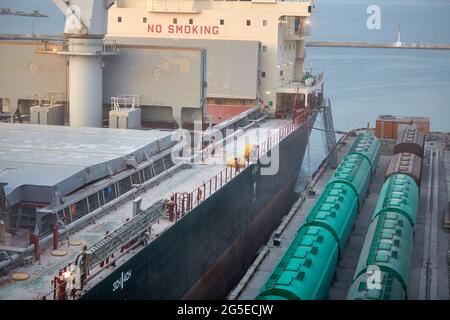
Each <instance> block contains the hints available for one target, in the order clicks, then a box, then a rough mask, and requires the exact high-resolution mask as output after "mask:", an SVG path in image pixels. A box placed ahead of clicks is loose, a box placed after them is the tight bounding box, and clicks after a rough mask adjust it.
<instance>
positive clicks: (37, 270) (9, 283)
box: [0, 119, 290, 299]
mask: <svg viewBox="0 0 450 320" xmlns="http://www.w3.org/2000/svg"><path fill="white" fill-rule="evenodd" d="M289 123H290V120H287V119H285V120H279V119H276V120H275V119H270V120H263V121H262V122H260V123H257V122H255V123H254V125H253V126H251V127H250V128H248V129H247V130H246V131H245V132H243V133H242V135H239V134H238V135H236V139H235V138H233V137H231V138H227V139H225V140H226V147H225V148H224V150H226V152H219V151H218V152H216V153H215V155H214V156H210V157H208V158H207V159H205V161H203V162H201V163H194V164H185V165H183V166H181V167H180V168H179V169H178V170H177V171H174V172H172V173H171V174H170V175H169V176H167V177H165V178H164V179H161V180H160V181H159V182H158V184H157V185H155V186H153V187H149V188H147V189H146V190H144V191H143V192H142V193H141V194H139V197H140V198H142V205H141V207H142V208H143V209H145V208H147V207H149V206H150V205H151V204H153V203H155V202H156V201H158V200H160V199H169V198H170V197H171V195H172V194H173V193H176V192H191V191H193V190H194V189H195V188H197V187H199V186H201V185H202V184H204V183H205V182H207V181H208V180H209V179H211V178H212V177H214V176H216V175H217V174H219V173H220V172H221V171H222V170H224V169H225V168H226V161H224V160H227V159H229V158H230V157H234V156H237V157H242V156H243V155H244V148H245V145H246V144H247V143H251V144H258V143H261V142H263V141H265V140H266V139H267V138H268V137H269V136H270V135H272V134H273V133H274V131H272V130H277V131H278V129H279V128H283V127H285V126H286V125H288V124H289ZM132 215H133V202H132V201H131V200H129V201H125V202H123V203H122V204H118V205H117V206H114V207H113V208H112V210H109V211H108V212H105V213H103V214H102V215H100V216H98V217H96V218H95V219H91V220H89V222H88V223H87V224H86V225H83V226H82V227H80V228H78V230H76V231H73V232H71V233H70V235H69V236H65V237H64V239H61V243H62V244H61V246H60V247H59V250H63V251H65V252H67V254H66V255H65V256H62V257H56V256H53V255H52V251H53V248H41V256H40V261H39V262H31V259H30V260H27V261H28V262H25V261H24V262H23V263H22V264H21V265H19V266H16V267H14V268H13V269H11V270H9V271H8V273H7V274H6V275H3V276H2V277H1V278H0V299H40V298H42V297H43V296H46V298H47V299H52V298H53V295H52V294H50V293H51V292H52V289H53V287H52V284H51V281H52V280H53V277H54V276H56V275H57V273H58V270H60V269H61V268H63V267H65V266H67V265H68V264H70V263H73V262H74V259H75V256H76V255H77V254H78V253H79V252H80V251H81V248H82V246H84V245H87V246H88V248H89V247H90V246H92V245H93V244H95V243H96V242H98V241H99V240H101V239H103V238H104V236H105V235H106V233H107V232H108V231H109V232H112V231H114V230H115V229H117V228H119V227H120V226H122V225H123V224H124V223H125V222H126V220H127V219H130V218H132ZM172 224H173V222H169V219H168V218H166V217H163V218H162V219H160V220H159V221H158V223H156V224H154V225H153V226H152V230H151V235H152V237H151V238H150V240H149V241H150V242H151V241H152V240H153V239H155V237H157V236H158V235H159V234H161V233H162V232H163V231H164V230H166V229H167V228H170V227H171V225H172ZM69 239H70V240H81V243H82V245H81V246H71V245H69ZM142 248H143V247H142V246H139V247H136V248H135V249H131V250H130V251H128V252H127V253H126V254H125V255H123V256H121V257H118V258H117V260H116V262H115V266H109V267H104V268H100V267H96V268H95V269H94V270H91V275H92V274H96V276H95V277H92V279H91V280H90V281H89V282H88V283H87V286H86V288H85V289H86V290H88V289H89V288H90V287H92V286H94V285H95V284H96V283H98V281H101V280H102V279H104V278H105V277H106V276H107V275H108V274H110V273H111V272H112V271H113V270H115V269H116V268H118V267H120V265H121V264H122V263H123V262H125V261H127V260H128V258H129V256H130V255H133V254H134V253H136V252H138V251H139V250H141V249H142ZM16 272H24V273H27V274H28V275H29V276H30V277H29V279H28V280H25V281H16V280H13V279H12V274H13V273H16Z"/></svg>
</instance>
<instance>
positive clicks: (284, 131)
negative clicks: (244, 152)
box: [171, 112, 309, 221]
mask: <svg viewBox="0 0 450 320" xmlns="http://www.w3.org/2000/svg"><path fill="white" fill-rule="evenodd" d="M308 114H309V113H308V112H303V113H300V116H297V117H296V118H295V120H294V121H292V122H290V123H289V124H288V125H286V126H285V127H283V128H280V129H278V131H277V132H276V133H275V134H272V135H271V136H270V137H269V138H267V139H266V140H265V141H264V142H263V143H261V144H258V145H257V146H256V155H257V159H260V158H261V157H263V156H264V155H266V154H267V153H268V152H269V151H270V150H271V149H272V148H273V147H274V146H275V145H277V144H278V143H280V142H281V141H282V140H283V139H285V138H286V137H287V136H289V135H290V134H291V133H293V132H294V131H296V130H297V129H298V128H300V127H301V126H302V125H303V124H304V123H305V122H306V120H307V118H308ZM249 165H250V161H249V160H248V159H246V160H245V161H244V162H239V163H238V162H237V163H236V164H235V165H234V166H233V167H231V166H227V167H226V168H225V169H223V170H222V171H220V172H219V173H218V174H216V175H215V176H213V177H212V178H210V179H209V180H207V181H206V182H203V184H201V185H200V186H198V187H197V188H195V189H194V190H193V191H191V192H178V193H174V194H173V195H172V197H171V200H172V201H173V202H174V217H173V220H175V221H177V220H179V219H181V218H182V217H184V216H185V215H186V214H187V213H189V212H190V211H191V210H192V209H194V208H195V207H197V206H198V205H199V204H200V203H202V202H203V201H205V200H206V199H207V198H208V197H210V196H211V195H212V194H214V193H215V192H217V191H218V190H219V189H220V188H222V187H223V186H224V185H225V184H227V183H228V182H229V181H230V180H231V179H233V178H234V177H236V176H237V175H238V174H239V173H240V172H241V171H243V170H244V169H245V168H247V167H248V166H249Z"/></svg>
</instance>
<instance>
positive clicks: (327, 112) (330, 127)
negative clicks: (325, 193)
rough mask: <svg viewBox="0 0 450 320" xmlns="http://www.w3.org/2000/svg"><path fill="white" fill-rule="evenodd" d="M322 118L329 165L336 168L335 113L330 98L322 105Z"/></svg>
mask: <svg viewBox="0 0 450 320" xmlns="http://www.w3.org/2000/svg"><path fill="white" fill-rule="evenodd" d="M322 118H323V123H324V126H325V138H326V144H327V151H328V165H329V166H330V168H333V169H335V168H336V167H337V154H336V134H335V131H334V124H333V113H332V111H331V102H330V99H325V100H324V102H323V106H322Z"/></svg>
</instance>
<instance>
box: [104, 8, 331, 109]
mask: <svg viewBox="0 0 450 320" xmlns="http://www.w3.org/2000/svg"><path fill="white" fill-rule="evenodd" d="M313 2H314V1H313V0H311V1H277V0H252V1H242V0H241V1H222V0H221V1H216V0H119V1H116V4H115V5H114V6H113V7H112V8H111V9H110V10H109V15H108V19H109V20H108V36H110V37H145V38H155V40H156V39H158V38H159V39H161V38H162V39H198V40H205V39H206V40H236V41H238V40H239V41H259V42H260V53H259V60H260V61H259V70H255V72H257V73H258V75H257V86H258V90H257V92H258V93H257V96H256V97H255V100H261V101H262V102H263V104H264V106H266V107H267V108H270V110H271V111H272V112H275V111H281V112H282V111H283V110H285V109H286V108H287V106H292V105H293V103H294V101H295V100H296V99H297V100H296V101H297V103H298V102H299V101H300V104H301V105H302V104H303V105H306V106H307V105H309V102H308V94H314V93H319V92H321V90H322V76H321V75H319V76H314V77H310V75H309V74H308V75H305V74H304V73H303V65H304V60H305V50H304V47H305V43H304V42H305V37H307V36H308V35H309V32H310V30H309V24H310V21H309V17H310V15H311V11H312V6H313ZM209 58H211V57H209ZM248 76H249V77H250V76H254V75H253V74H252V75H250V74H249V75H248ZM216 77H217V75H216ZM307 78H309V79H307ZM224 81H226V79H225V80H224ZM296 93H299V96H298V97H295V94H296ZM309 97H311V96H309ZM208 98H210V99H209V102H212V103H216V104H236V103H237V102H236V101H239V104H248V103H249V102H250V101H243V100H242V98H241V97H238V96H236V99H240V100H236V99H235V100H233V99H232V97H229V96H226V97H225V96H224V97H223V98H222V99H220V98H219V99H218V97H217V96H215V97H214V99H213V100H211V97H210V96H208Z"/></svg>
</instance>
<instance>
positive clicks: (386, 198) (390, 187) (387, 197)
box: [372, 173, 419, 227]
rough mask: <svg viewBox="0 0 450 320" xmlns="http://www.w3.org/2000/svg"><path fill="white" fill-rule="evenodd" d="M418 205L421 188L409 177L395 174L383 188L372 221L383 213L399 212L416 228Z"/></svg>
mask: <svg viewBox="0 0 450 320" xmlns="http://www.w3.org/2000/svg"><path fill="white" fill-rule="evenodd" d="M418 205H419V188H418V186H417V184H416V183H415V181H414V180H413V179H412V178H411V177H410V176H408V175H405V174H401V173H398V174H394V175H392V176H391V177H390V178H389V179H387V180H386V181H385V183H384V184H383V187H382V188H381V192H380V196H379V201H377V204H376V206H375V210H374V212H373V215H372V221H373V220H374V219H375V217H376V216H377V215H378V214H380V213H381V212H398V213H400V214H402V215H403V216H405V218H407V219H408V221H409V222H410V223H411V225H412V226H413V227H414V225H415V224H416V214H417V208H418Z"/></svg>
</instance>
